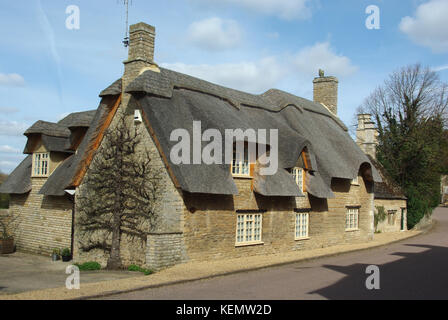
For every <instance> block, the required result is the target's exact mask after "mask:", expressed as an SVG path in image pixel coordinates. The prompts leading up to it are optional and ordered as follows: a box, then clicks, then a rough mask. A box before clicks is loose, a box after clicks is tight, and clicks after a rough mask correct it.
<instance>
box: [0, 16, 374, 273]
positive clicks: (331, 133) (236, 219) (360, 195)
mask: <svg viewBox="0 0 448 320" xmlns="http://www.w3.org/2000/svg"><path fill="white" fill-rule="evenodd" d="M154 40H155V29H154V27H152V26H149V25H147V24H144V23H139V24H136V25H133V26H131V28H130V46H129V57H128V60H126V61H125V62H124V66H125V71H124V74H123V77H122V78H121V79H119V80H117V81H116V82H114V83H113V84H112V85H111V86H109V87H108V88H106V89H105V90H103V91H102V92H101V93H100V97H101V102H100V105H99V107H98V109H97V110H96V111H95V112H86V113H80V114H72V115H70V116H68V117H67V118H66V119H63V120H61V121H60V122H59V123H57V124H55V123H45V122H37V123H36V124H35V125H33V126H32V127H31V128H30V129H29V130H27V131H26V132H25V135H26V136H27V137H28V143H27V145H26V147H25V153H27V154H29V156H28V157H27V158H26V159H25V160H24V161H23V162H22V163H21V164H20V165H19V166H18V167H17V168H16V170H14V171H13V173H12V174H11V175H10V177H9V178H8V180H7V181H6V182H5V183H4V184H3V185H2V186H1V187H0V192H2V193H9V194H11V209H10V210H12V211H14V212H20V213H21V214H22V220H23V221H22V224H21V228H20V230H19V233H18V234H17V236H16V241H17V247H18V248H19V249H21V250H28V251H33V252H37V253H49V252H50V251H51V250H52V248H54V247H57V248H60V247H64V246H67V247H68V246H70V245H71V246H72V248H73V250H74V257H75V259H77V260H92V259H95V260H100V261H102V262H104V260H105V258H106V257H105V256H104V254H103V253H101V252H95V251H93V252H89V253H85V252H82V250H80V248H79V246H78V243H79V241H80V239H79V233H78V232H77V225H76V219H77V216H76V214H77V212H78V210H79V209H80V208H79V207H78V202H77V198H78V197H80V196H81V195H85V193H83V192H84V189H83V180H84V178H85V176H86V175H88V174H89V165H90V164H91V162H92V159H93V158H94V157H95V156H96V155H97V154H98V153H99V152H101V145H102V138H103V135H104V132H105V130H106V129H107V128H109V127H110V126H113V125H114V121H115V120H116V119H117V115H118V114H119V113H125V114H128V115H129V117H132V118H134V115H136V120H135V121H132V126H135V127H137V128H138V131H139V134H140V135H141V137H142V138H143V142H142V143H143V144H144V147H145V148H146V149H147V150H150V154H151V157H152V158H153V161H152V163H153V165H154V166H157V167H159V168H160V170H161V172H162V175H163V191H162V192H161V194H160V197H161V200H162V201H161V205H160V206H159V207H158V213H159V214H160V217H161V223H160V224H159V225H158V227H157V229H156V230H148V235H147V240H146V242H145V243H144V244H143V245H142V246H137V247H136V246H133V244H132V243H130V242H129V239H122V241H123V242H127V243H126V245H125V246H124V247H125V248H126V250H122V256H123V257H122V259H123V261H124V262H125V263H128V264H130V263H137V264H142V265H143V264H144V265H147V266H149V267H152V268H162V267H166V266H169V265H173V264H176V263H182V262H184V261H192V260H206V259H217V258H228V257H241V256H247V255H262V254H268V253H278V252H285V251H292V250H305V249H313V248H322V247H326V246H331V245H335V244H340V243H353V242H365V241H369V240H371V239H372V238H373V236H374V223H373V217H374V210H375V208H374V206H375V204H374V201H375V198H374V196H375V193H374V186H375V185H376V184H377V183H381V182H382V179H381V175H380V173H379V172H378V170H377V169H376V168H375V163H374V161H372V160H373V159H371V158H369V157H368V156H367V155H366V154H365V153H364V152H363V150H361V149H360V147H359V146H358V145H357V144H356V143H355V141H353V140H352V139H351V137H350V136H349V134H348V132H347V128H346V126H345V125H344V124H343V123H342V122H341V121H340V120H339V118H338V117H337V94H338V80H337V79H336V78H334V77H326V76H325V75H324V74H323V73H321V74H320V76H319V77H318V78H316V79H315V80H314V101H309V100H306V99H303V98H300V97H297V96H295V95H292V94H289V93H287V92H283V91H280V90H275V89H271V90H269V91H267V92H265V93H263V94H260V95H254V94H249V93H245V92H241V91H237V90H233V89H229V88H225V87H222V86H219V85H215V84H213V83H210V82H207V81H203V80H200V79H197V78H194V77H191V76H188V75H185V74H181V73H178V72H174V71H171V70H167V69H164V68H161V67H159V66H158V65H157V64H156V63H155V62H154ZM193 121H201V124H202V130H207V129H210V128H213V129H217V130H219V131H220V132H221V133H222V134H223V136H224V131H225V130H226V129H238V128H239V129H243V130H246V129H249V128H252V129H255V130H257V129H266V130H269V129H277V130H278V164H279V165H278V170H277V171H276V173H275V174H273V175H261V174H260V166H258V163H257V162H255V163H249V162H248V160H247V159H245V158H244V159H240V160H236V159H234V161H233V162H232V163H231V164H210V165H207V164H174V163H173V162H172V161H171V158H170V150H171V149H172V148H173V146H174V145H175V144H176V142H175V141H171V139H170V134H171V133H172V132H173V130H175V129H178V128H182V129H185V130H187V131H188V132H189V134H190V136H193Z"/></svg>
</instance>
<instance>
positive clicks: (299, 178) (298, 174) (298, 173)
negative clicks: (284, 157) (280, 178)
mask: <svg viewBox="0 0 448 320" xmlns="http://www.w3.org/2000/svg"><path fill="white" fill-rule="evenodd" d="M292 177H293V178H294V181H295V182H296V184H297V185H298V186H299V190H300V191H301V192H303V169H302V168H293V169H292Z"/></svg>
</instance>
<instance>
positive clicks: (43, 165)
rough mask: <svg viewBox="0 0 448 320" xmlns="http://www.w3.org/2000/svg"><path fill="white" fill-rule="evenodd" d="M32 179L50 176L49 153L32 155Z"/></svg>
mask: <svg viewBox="0 0 448 320" xmlns="http://www.w3.org/2000/svg"><path fill="white" fill-rule="evenodd" d="M32 173H33V174H32V176H33V177H48V176H49V175H50V153H49V152H35V153H33V168H32Z"/></svg>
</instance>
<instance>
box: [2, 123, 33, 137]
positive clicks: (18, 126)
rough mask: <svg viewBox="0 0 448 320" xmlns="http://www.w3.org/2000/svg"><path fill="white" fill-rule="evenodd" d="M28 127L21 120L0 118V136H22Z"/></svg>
mask: <svg viewBox="0 0 448 320" xmlns="http://www.w3.org/2000/svg"><path fill="white" fill-rule="evenodd" d="M28 127H29V126H28V125H26V124H25V123H22V122H17V121H6V120H0V136H22V135H23V133H24V132H25V131H26V129H28Z"/></svg>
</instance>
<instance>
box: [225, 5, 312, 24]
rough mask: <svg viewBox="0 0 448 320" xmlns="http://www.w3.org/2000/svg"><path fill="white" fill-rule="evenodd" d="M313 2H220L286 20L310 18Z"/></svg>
mask: <svg viewBox="0 0 448 320" xmlns="http://www.w3.org/2000/svg"><path fill="white" fill-rule="evenodd" d="M311 2H312V0H281V1H279V0H220V3H229V4H234V5H239V6H242V7H245V8H247V9H250V10H253V11H256V12H260V13H263V14H266V15H273V16H276V17H279V18H281V19H284V20H293V19H307V18H310V17H311V8H310V6H309V5H310V3H311Z"/></svg>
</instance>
